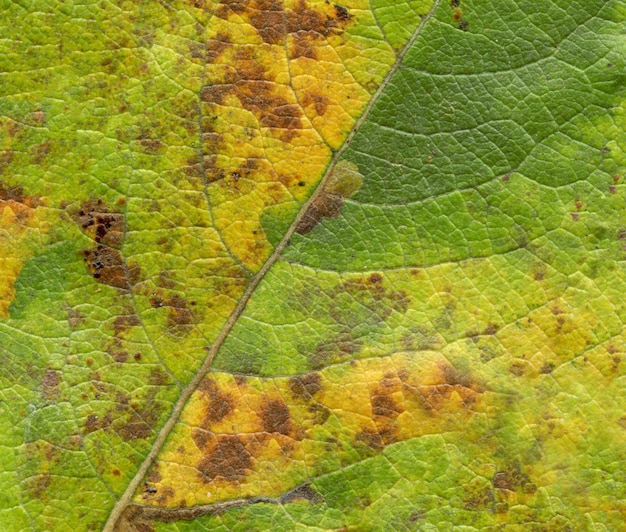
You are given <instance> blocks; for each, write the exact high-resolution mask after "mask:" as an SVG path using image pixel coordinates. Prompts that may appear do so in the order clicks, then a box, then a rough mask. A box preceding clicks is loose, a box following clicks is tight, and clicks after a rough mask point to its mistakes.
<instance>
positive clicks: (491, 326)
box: [482, 323, 498, 335]
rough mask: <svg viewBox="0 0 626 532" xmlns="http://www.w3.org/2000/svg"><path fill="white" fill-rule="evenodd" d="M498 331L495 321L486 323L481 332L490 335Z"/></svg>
mask: <svg viewBox="0 0 626 532" xmlns="http://www.w3.org/2000/svg"><path fill="white" fill-rule="evenodd" d="M497 332H498V326H497V325H496V324H495V323H488V324H487V327H485V329H484V330H483V332H482V334H484V335H492V334H496V333H497Z"/></svg>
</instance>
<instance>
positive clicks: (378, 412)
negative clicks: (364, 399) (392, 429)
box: [370, 394, 404, 418]
mask: <svg viewBox="0 0 626 532" xmlns="http://www.w3.org/2000/svg"><path fill="white" fill-rule="evenodd" d="M370 402H371V404H372V413H373V414H374V415H375V416H384V417H391V418H395V417H398V415H399V414H400V413H401V412H402V411H403V410H404V409H403V408H401V407H399V406H398V405H397V404H396V402H395V401H394V400H393V398H392V397H391V396H390V395H382V394H380V395H372V396H371V397H370Z"/></svg>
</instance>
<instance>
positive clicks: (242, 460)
mask: <svg viewBox="0 0 626 532" xmlns="http://www.w3.org/2000/svg"><path fill="white" fill-rule="evenodd" d="M196 432H200V431H196ZM194 440H196V436H195V434H194ZM197 443H198V442H197V440H196V444H197ZM205 445H206V444H203V447H204V446H205ZM203 447H200V448H201V449H202V448H203ZM253 463H254V461H253V458H252V455H251V454H250V452H249V451H248V449H247V448H246V445H245V443H244V440H243V439H242V438H241V437H239V436H235V435H230V434H225V435H218V436H217V441H216V442H215V444H214V446H213V447H212V449H211V451H210V452H209V454H208V455H206V456H204V457H203V458H202V459H201V460H200V462H198V464H197V469H198V475H199V476H200V478H201V479H202V481H203V482H206V483H209V482H211V481H213V480H215V479H217V478H220V477H221V478H223V479H225V480H227V481H230V482H239V481H241V480H243V479H244V478H245V477H246V475H247V473H248V471H250V470H251V468H252V466H253Z"/></svg>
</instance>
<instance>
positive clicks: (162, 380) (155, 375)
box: [135, 353, 171, 386]
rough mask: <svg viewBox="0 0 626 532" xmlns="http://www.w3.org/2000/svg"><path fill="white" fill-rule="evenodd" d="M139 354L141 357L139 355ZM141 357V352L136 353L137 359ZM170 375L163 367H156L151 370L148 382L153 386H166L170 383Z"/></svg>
mask: <svg viewBox="0 0 626 532" xmlns="http://www.w3.org/2000/svg"><path fill="white" fill-rule="evenodd" d="M137 355H139V357H137ZM139 359H141V353H135V360H139ZM170 383H171V381H170V376H169V375H168V374H167V373H166V372H165V370H163V368H161V367H156V368H154V369H153V370H152V371H150V375H149V376H148V384H151V385H152V386H166V385H168V384H170Z"/></svg>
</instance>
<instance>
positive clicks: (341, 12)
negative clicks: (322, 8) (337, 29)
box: [334, 4, 352, 21]
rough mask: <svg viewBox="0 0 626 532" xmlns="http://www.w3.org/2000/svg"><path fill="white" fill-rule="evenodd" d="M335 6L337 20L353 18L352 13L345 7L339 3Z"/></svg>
mask: <svg viewBox="0 0 626 532" xmlns="http://www.w3.org/2000/svg"><path fill="white" fill-rule="evenodd" d="M334 7H335V16H336V17H337V20H341V21H348V20H350V19H351V18H352V16H351V15H350V13H349V12H348V10H347V9H346V8H345V7H343V6H340V5H339V4H335V6H334Z"/></svg>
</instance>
